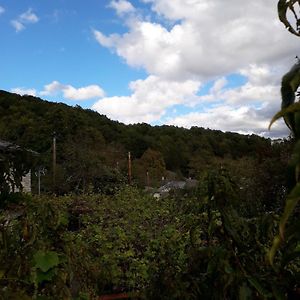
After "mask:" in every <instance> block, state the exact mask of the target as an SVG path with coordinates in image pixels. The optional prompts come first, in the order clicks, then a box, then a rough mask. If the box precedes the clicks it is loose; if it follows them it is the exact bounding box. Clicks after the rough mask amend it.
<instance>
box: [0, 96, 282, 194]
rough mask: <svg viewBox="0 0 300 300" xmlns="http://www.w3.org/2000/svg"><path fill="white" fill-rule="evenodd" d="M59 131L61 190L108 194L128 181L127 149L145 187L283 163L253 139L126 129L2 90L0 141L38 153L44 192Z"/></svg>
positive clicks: (276, 148) (272, 148)
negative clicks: (215, 169)
mask: <svg viewBox="0 0 300 300" xmlns="http://www.w3.org/2000/svg"><path fill="white" fill-rule="evenodd" d="M54 133H55V135H56V140H57V171H56V173H57V179H56V181H57V187H56V189H57V192H58V193H67V192H70V191H83V192H86V191H88V190H90V189H91V190H92V191H96V192H99V191H102V192H103V189H106V192H107V191H108V190H109V189H111V188H114V187H115V186H116V185H118V184H119V183H122V182H124V181H126V174H127V153H128V152H129V151H130V152H131V155H132V160H133V177H134V179H135V181H136V182H137V184H139V185H141V186H143V185H144V184H145V183H146V172H148V174H149V176H150V182H151V185H157V184H159V181H160V179H161V177H162V176H164V177H169V178H176V177H177V178H180V177H183V176H184V177H193V178H196V177H199V176H200V175H201V173H203V172H204V171H205V170H207V169H210V168H212V167H213V166H216V165H218V166H219V165H220V164H221V165H226V166H227V167H228V166H230V168H232V169H233V170H234V172H236V170H237V169H238V170H239V171H241V170H242V169H245V171H247V172H248V173H249V172H250V170H249V169H253V168H254V166H256V167H258V166H259V165H262V164H264V162H266V161H269V160H276V162H277V164H278V163H279V162H280V161H281V160H282V151H283V149H284V147H281V146H280V144H278V143H275V144H274V143H272V142H271V140H270V139H264V138H262V137H259V136H256V135H240V134H237V133H230V132H225V133H224V132H222V131H218V130H210V129H204V128H199V127H192V128H191V129H185V128H178V127H175V126H150V125H148V124H145V123H143V124H135V125H124V124H122V123H119V122H115V121H111V120H109V119H108V118H107V117H106V116H104V115H100V114H99V113H97V112H95V111H92V110H89V109H82V108H81V107H80V106H75V107H70V106H68V105H66V104H62V103H53V102H48V101H45V100H42V99H40V98H37V97H33V96H20V95H18V94H13V93H9V92H6V91H0V139H3V140H7V141H10V142H14V143H16V144H18V145H21V146H23V147H26V148H29V149H32V150H34V151H36V152H38V153H40V159H39V165H40V166H42V167H43V168H44V169H46V175H45V176H44V177H43V185H42V189H43V190H44V191H49V190H51V172H52V139H53V134H54ZM243 172H244V171H242V172H239V173H238V174H239V176H242V175H243V176H244V175H245V174H242V173H243ZM253 172H256V173H257V170H253ZM244 173H245V172H244ZM248 175H249V174H248ZM107 189H108V190H107Z"/></svg>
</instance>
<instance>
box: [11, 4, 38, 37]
mask: <svg viewBox="0 0 300 300" xmlns="http://www.w3.org/2000/svg"><path fill="white" fill-rule="evenodd" d="M38 21H39V17H38V16H37V15H36V14H35V13H33V11H32V9H31V8H29V9H28V10H27V11H26V12H24V13H22V14H21V15H19V16H18V18H17V19H14V20H12V21H11V25H12V26H13V27H14V28H15V30H16V32H20V31H22V30H24V29H25V28H26V26H25V25H28V24H34V23H37V22H38Z"/></svg>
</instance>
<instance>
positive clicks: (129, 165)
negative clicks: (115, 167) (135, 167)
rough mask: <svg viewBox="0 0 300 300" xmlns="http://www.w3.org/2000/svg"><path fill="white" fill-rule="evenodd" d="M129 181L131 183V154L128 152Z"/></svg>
mask: <svg viewBox="0 0 300 300" xmlns="http://www.w3.org/2000/svg"><path fill="white" fill-rule="evenodd" d="M128 183H129V185H131V154H130V152H128Z"/></svg>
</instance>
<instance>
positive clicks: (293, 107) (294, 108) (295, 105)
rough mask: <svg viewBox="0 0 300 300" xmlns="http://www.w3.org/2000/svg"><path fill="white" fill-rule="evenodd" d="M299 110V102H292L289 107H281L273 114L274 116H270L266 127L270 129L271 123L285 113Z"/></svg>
mask: <svg viewBox="0 0 300 300" xmlns="http://www.w3.org/2000/svg"><path fill="white" fill-rule="evenodd" d="M299 111H300V102H296V103H293V104H291V105H290V106H289V107H287V108H283V109H282V110H281V111H279V112H278V113H276V114H275V115H274V117H273V118H272V120H271V122H270V125H269V127H268V129H269V130H270V129H271V126H272V125H273V123H275V122H276V121H277V120H278V119H280V118H282V117H284V116H285V115H287V114H289V113H295V112H299Z"/></svg>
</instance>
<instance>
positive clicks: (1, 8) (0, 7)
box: [0, 6, 5, 15]
mask: <svg viewBox="0 0 300 300" xmlns="http://www.w3.org/2000/svg"><path fill="white" fill-rule="evenodd" d="M4 12H5V8H4V7H2V6H0V15H2V14H3V13H4Z"/></svg>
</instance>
